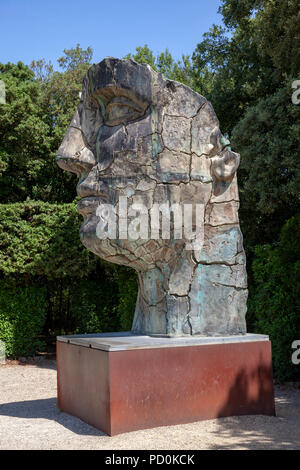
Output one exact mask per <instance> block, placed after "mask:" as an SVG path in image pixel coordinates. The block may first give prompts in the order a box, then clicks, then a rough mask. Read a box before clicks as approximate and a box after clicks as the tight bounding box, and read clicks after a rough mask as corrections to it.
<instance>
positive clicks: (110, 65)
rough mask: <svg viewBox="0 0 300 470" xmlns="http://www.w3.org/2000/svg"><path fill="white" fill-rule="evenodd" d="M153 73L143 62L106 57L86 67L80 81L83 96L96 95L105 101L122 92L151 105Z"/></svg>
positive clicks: (154, 76) (154, 74)
mask: <svg viewBox="0 0 300 470" xmlns="http://www.w3.org/2000/svg"><path fill="white" fill-rule="evenodd" d="M157 75H158V74H156V73H155V72H153V71H152V69H151V68H150V67H148V66H147V65H146V64H138V63H136V62H134V61H132V60H120V59H114V58H106V59H104V60H102V61H101V62H100V63H98V64H95V65H93V66H92V67H91V68H90V69H89V70H88V72H87V74H86V76H85V79H84V82H83V99H85V98H88V97H91V96H98V97H100V98H101V99H102V100H103V101H104V103H107V102H108V101H110V99H112V98H113V97H114V96H120V95H121V96H122V95H124V96H128V97H129V98H135V99H137V100H139V101H142V102H146V103H148V104H152V102H153V97H154V96H153V84H154V82H155V78H156V76H157ZM163 81H164V80H162V79H161V86H162V87H163V83H162V82H163Z"/></svg>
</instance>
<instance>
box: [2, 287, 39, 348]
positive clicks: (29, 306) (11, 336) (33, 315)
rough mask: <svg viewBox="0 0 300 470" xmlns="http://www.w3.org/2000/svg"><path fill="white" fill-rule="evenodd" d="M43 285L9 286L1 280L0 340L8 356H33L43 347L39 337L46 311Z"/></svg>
mask: <svg viewBox="0 0 300 470" xmlns="http://www.w3.org/2000/svg"><path fill="white" fill-rule="evenodd" d="M45 293H46V292H45V289H44V288H43V287H36V286H29V287H8V286H7V285H6V283H5V282H1V284H0V340H1V341H3V342H4V343H5V350H6V354H7V356H10V357H18V356H30V355H33V354H35V353H36V352H37V351H41V350H43V349H44V347H45V344H44V343H43V342H42V341H40V340H39V339H38V335H39V334H41V332H42V329H43V326H44V323H45V319H46V312H47V302H46V297H45Z"/></svg>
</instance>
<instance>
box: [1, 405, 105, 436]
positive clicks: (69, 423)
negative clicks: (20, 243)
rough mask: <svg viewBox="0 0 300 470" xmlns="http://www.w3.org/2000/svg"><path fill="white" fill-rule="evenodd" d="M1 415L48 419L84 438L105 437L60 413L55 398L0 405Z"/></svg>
mask: <svg viewBox="0 0 300 470" xmlns="http://www.w3.org/2000/svg"><path fill="white" fill-rule="evenodd" d="M1 415H2V416H12V417H15V418H25V419H26V418H28V419H49V420H52V421H56V422H57V423H59V424H61V425H62V426H64V427H65V428H67V429H69V430H70V431H72V432H75V433H76V434H80V435H85V436H106V434H105V433H104V432H102V431H98V430H97V429H96V428H93V427H92V426H89V425H88V424H86V423H84V422H83V421H81V420H80V419H79V418H76V417H74V416H71V415H69V414H67V413H63V412H61V411H60V410H59V409H58V408H57V398H56V397H55V398H45V399H42V400H28V401H17V402H13V403H4V404H2V405H1V404H0V416H1Z"/></svg>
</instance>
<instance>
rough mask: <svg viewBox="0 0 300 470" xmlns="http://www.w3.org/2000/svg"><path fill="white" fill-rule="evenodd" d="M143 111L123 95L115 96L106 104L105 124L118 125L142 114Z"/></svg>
mask: <svg viewBox="0 0 300 470" xmlns="http://www.w3.org/2000/svg"><path fill="white" fill-rule="evenodd" d="M144 111H145V110H144V109H143V108H142V107H140V106H139V105H138V104H137V103H135V102H133V101H132V100H129V99H128V98H125V97H124V96H117V97H115V98H113V99H112V100H111V101H110V103H109V104H108V105H107V106H106V119H105V124H106V125H107V126H118V125H119V124H122V123H126V122H128V121H133V120H135V119H137V118H139V117H141V116H143V114H144Z"/></svg>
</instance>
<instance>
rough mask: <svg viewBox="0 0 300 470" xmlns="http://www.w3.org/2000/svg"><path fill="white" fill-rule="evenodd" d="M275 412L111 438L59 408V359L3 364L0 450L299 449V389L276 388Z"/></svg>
mask: <svg viewBox="0 0 300 470" xmlns="http://www.w3.org/2000/svg"><path fill="white" fill-rule="evenodd" d="M276 412H277V416H276V417H269V416H242V417H231V418H221V419H216V420H211V421H200V422H196V423H191V424H184V425H178V426H166V427H160V428H154V429H147V430H144V431H136V432H131V433H126V434H121V435H118V436H115V437H109V436H107V435H105V434H104V433H102V432H101V431H98V430H97V429H95V428H93V427H91V426H89V425H87V424H85V423H83V422H82V421H81V420H80V419H78V418H74V417H73V416H70V415H68V414H66V413H62V412H60V411H59V410H58V408H57V406H56V365H55V361H49V360H43V361H41V362H39V363H37V364H35V365H28V364H17V363H9V364H6V365H0V449H45V450H46V449H138V450H139V449H151V450H161V449H180V450H196V449H300V390H299V389H296V388H294V387H292V386H287V385H285V386H276Z"/></svg>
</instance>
